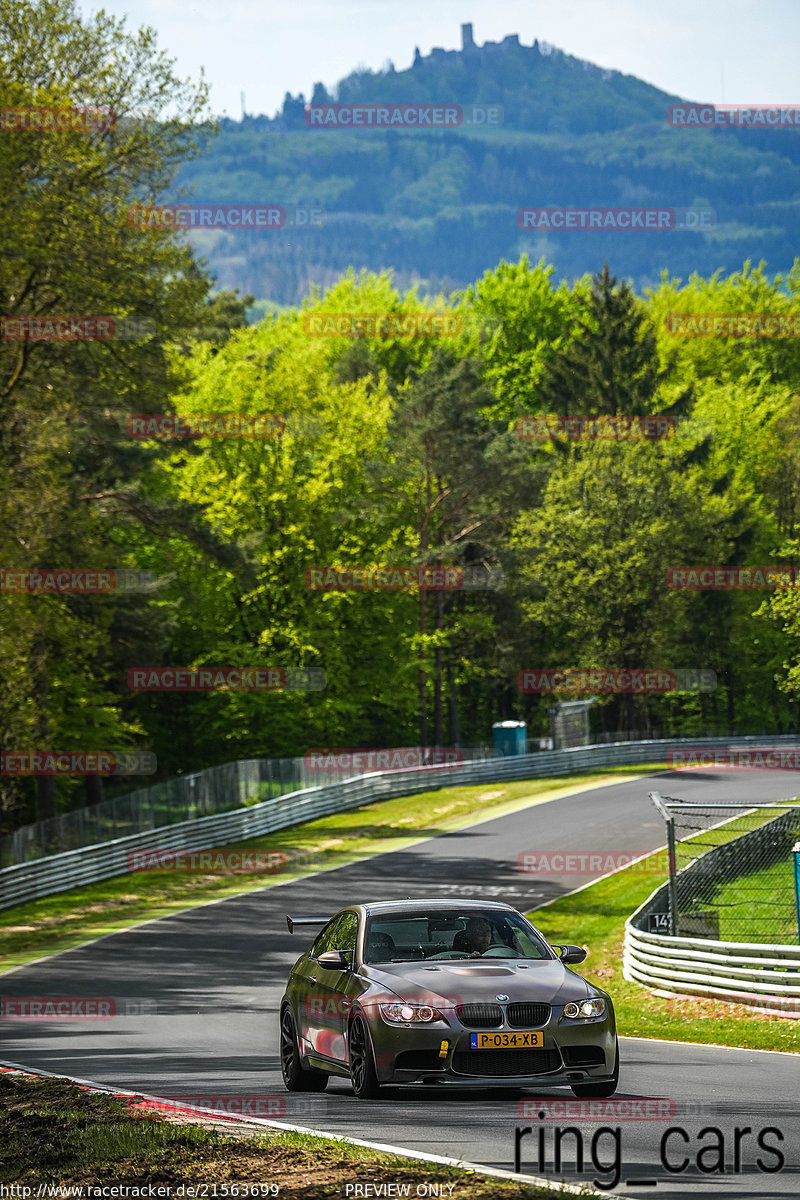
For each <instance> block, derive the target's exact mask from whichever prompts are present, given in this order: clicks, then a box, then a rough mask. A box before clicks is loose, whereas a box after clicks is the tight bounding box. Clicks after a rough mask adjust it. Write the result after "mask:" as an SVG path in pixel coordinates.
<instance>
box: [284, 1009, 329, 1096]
mask: <svg viewBox="0 0 800 1200" xmlns="http://www.w3.org/2000/svg"><path fill="white" fill-rule="evenodd" d="M281 1075H282V1076H283V1083H284V1086H285V1088H286V1090H287V1092H324V1091H325V1088H326V1087H327V1086H328V1079H329V1076H328V1075H326V1074H325V1073H324V1072H323V1071H307V1070H306V1068H305V1067H304V1066H303V1064H302V1062H301V1061H300V1051H299V1050H298V1048H297V1028H296V1026H295V1023H294V1017H293V1016H292V1010H291V1009H290V1008H284V1009H283V1011H282V1012H281Z"/></svg>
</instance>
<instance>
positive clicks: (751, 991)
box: [622, 889, 800, 1017]
mask: <svg viewBox="0 0 800 1200" xmlns="http://www.w3.org/2000/svg"><path fill="white" fill-rule="evenodd" d="M660 890H661V889H659V891H660ZM652 899H653V897H652V896H651V897H650V900H652ZM650 900H648V901H647V903H646V904H644V905H642V907H641V908H640V909H637V911H636V912H635V913H634V914H633V916H632V917H631V918H629V920H627V921H626V922H625V949H624V953H623V960H622V961H623V974H624V976H625V978H626V979H628V980H630V981H631V982H633V983H641V984H644V985H645V987H649V988H654V989H656V990H657V991H663V992H668V993H669V994H676V995H683V996H708V997H714V998H716V999H718V1000H730V1001H738V1002H739V1003H741V1004H750V1005H752V1006H753V1007H762V1008H764V1007H766V1008H770V1007H774V1008H775V1010H776V1011H780V1012H781V1014H782V1015H783V1016H794V1017H800V946H788V945H772V944H769V943H766V942H718V941H715V940H713V939H711V938H689V937H668V936H666V935H664V934H660V933H645V932H644V931H643V930H641V929H637V928H636V927H635V925H633V924H632V922H633V920H634V919H635V918H636V917H637V916H640V915H641V914H642V913H643V911H644V910H645V909H646V908H647V905H648V904H650ZM650 911H655V910H654V909H651V910H650ZM772 997H775V998H776V1000H777V999H778V998H780V1000H781V1004H780V1009H779V1010H778V1008H777V1004H773V1005H770V1003H769V1000H768V999H767V998H772Z"/></svg>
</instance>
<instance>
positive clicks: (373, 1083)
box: [347, 1013, 381, 1100]
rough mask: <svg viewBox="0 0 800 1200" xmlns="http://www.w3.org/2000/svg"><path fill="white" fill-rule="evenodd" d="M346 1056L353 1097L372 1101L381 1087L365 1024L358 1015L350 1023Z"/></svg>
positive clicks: (362, 1018)
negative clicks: (348, 1063)
mask: <svg viewBox="0 0 800 1200" xmlns="http://www.w3.org/2000/svg"><path fill="white" fill-rule="evenodd" d="M347 1055H348V1058H349V1060H350V1082H351V1084H352V1086H353V1093H354V1095H356V1096H357V1097H358V1099H359V1100H374V1099H375V1098H376V1097H377V1095H378V1093H379V1092H380V1090H381V1085H380V1083H379V1082H378V1074H377V1071H376V1070H375V1054H374V1052H373V1049H372V1041H371V1040H370V1036H369V1029H368V1028H367V1022H366V1020H365V1019H364V1017H363V1016H361V1014H360V1013H358V1014H356V1016H354V1017H353V1019H352V1021H351V1022H350V1030H349V1033H348V1038H347Z"/></svg>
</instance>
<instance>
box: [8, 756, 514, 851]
mask: <svg viewBox="0 0 800 1200" xmlns="http://www.w3.org/2000/svg"><path fill="white" fill-rule="evenodd" d="M537 748H538V747H537ZM458 754H459V756H460V759H461V761H463V762H472V761H475V760H477V761H480V760H482V759H485V758H492V757H494V751H493V750H492V748H491V747H489V746H486V745H483V744H482V745H480V746H470V747H465V748H463V749H461V750H459V751H458ZM430 755H431V757H432V761H434V762H435V761H436V757H435V756H436V751H434V750H433V749H432V750H431V751H430ZM424 757H425V756H424V753H423V754H421V755H420V761H423V762H424ZM370 769H372V770H376V769H380V768H379V767H370V766H369V765H367V766H362V767H356V768H353V769H343V768H342V767H341V766H335V767H330V768H327V767H326V766H325V765H324V763H322V762H321V761H319V756H317V761H315V756H313V755H311V756H306V757H304V758H258V759H245V760H242V761H240V762H232V763H223V764H222V765H221V766H217V767H207V768H205V770H202V771H197V772H195V773H194V774H192V775H179V776H177V777H176V778H174V779H167V780H164V781H163V782H162V783H154V784H152V785H151V786H150V787H144V788H138V789H137V790H136V791H134V792H128V793H127V794H125V795H123V796H116V797H114V798H112V799H109V800H103V801H101V802H100V803H99V804H94V805H92V806H91V807H89V808H79V809H74V810H73V811H72V812H66V813H61V814H59V815H58V816H56V817H52V818H50V820H46V821H37V822H35V823H34V824H32V825H24V826H23V827H22V828H21V829H17V830H15V831H14V832H13V833H10V834H8V835H7V836H5V837H3V838H0V868H2V867H12V866H15V865H16V864H18V863H25V862H33V861H35V860H36V859H39V858H44V857H45V856H46V855H49V854H61V853H63V851H65V850H78V849H80V848H81V847H82V846H96V845H99V844H100V843H102V842H110V841H113V839H114V838H121V837H128V836H130V835H131V834H134V833H145V832H147V830H149V829H160V828H162V827H164V826H168V825H177V824H179V823H180V822H181V821H191V820H193V819H194V818H196V817H210V816H215V815H216V814H217V813H225V812H230V811H231V810H232V809H235V808H241V807H242V806H244V805H249V804H260V803H261V802H262V801H264V800H272V799H274V798H275V797H277V796H282V795H284V794H285V793H287V792H296V791H299V790H300V789H302V788H311V787H318V786H321V785H323V784H327V783H338V782H339V781H340V780H341V779H343V778H345V777H347V776H348V775H359V774H363V773H364V771H368V770H370Z"/></svg>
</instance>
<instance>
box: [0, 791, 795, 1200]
mask: <svg viewBox="0 0 800 1200" xmlns="http://www.w3.org/2000/svg"><path fill="white" fill-rule="evenodd" d="M565 782H566V781H565ZM649 790H659V791H662V792H663V793H665V794H668V795H672V796H680V797H682V798H684V799H686V800H703V801H709V802H712V801H718V802H719V801H728V802H730V801H738V800H741V801H742V802H743V803H749V802H753V801H765V800H775V799H781V798H785V797H790V796H792V795H796V794H797V793H798V792H800V778H799V777H798V774H797V773H794V772H787V771H758V772H735V771H727V772H720V773H718V774H713V773H710V772H708V773H703V774H700V773H695V772H692V773H691V774H683V773H681V774H678V773H675V772H665V773H662V774H660V775H658V776H653V777H651V778H650V779H646V780H644V779H642V780H638V781H636V782H624V783H618V784H612V785H610V786H605V787H602V788H597V789H592V790H590V791H583V792H581V793H579V794H577V795H574V796H568V797H564V798H561V799H557V800H553V801H549V802H547V803H544V804H538V805H536V806H534V807H532V808H530V809H526V810H523V811H520V812H517V813H515V814H512V815H510V816H504V817H500V818H497V819H494V820H490V821H486V822H483V823H481V824H478V825H475V826H472V827H470V828H469V829H465V830H461V831H459V832H455V833H451V834H446V835H443V836H441V837H436V838H433V839H430V840H429V841H427V842H423V843H420V844H418V845H416V846H413V847H411V848H408V849H406V850H403V851H397V852H394V853H390V854H383V855H379V856H377V857H375V858H372V859H369V860H365V861H362V862H361V863H358V864H353V865H351V866H346V867H340V868H338V869H336V870H333V871H327V872H323V873H321V874H319V875H317V876H313V877H309V878H306V879H303V880H300V881H297V882H294V883H288V884H285V885H279V886H273V887H270V888H266V889H264V890H262V891H257V892H251V893H249V894H247V895H243V896H238V897H234V898H231V899H229V900H224V901H222V902H218V903H214V904H210V905H205V906H202V907H200V908H195V909H191V910H189V911H187V912H185V913H183V914H181V915H179V916H174V917H168V918H165V919H163V920H159V921H156V922H152V923H151V924H148V925H144V926H141V927H139V928H136V929H132V930H131V931H129V932H127V933H121V934H115V935H113V936H110V937H106V938H104V939H102V940H100V941H97V942H95V943H93V944H90V945H87V946H85V947H82V948H78V949H76V950H72V951H69V952H67V953H64V954H60V955H57V956H55V957H53V958H51V959H49V960H46V961H44V962H40V963H36V964H33V965H31V966H28V967H23V968H19V969H17V970H15V971H11V972H8V973H6V974H5V975H4V976H3V977H2V981H1V982H0V991H2V994H3V996H5V997H11V996H14V997H30V996H43V995H44V996H98V997H115V998H136V999H138V1000H141V1001H143V1002H145V1003H144V1005H143V1007H145V1008H146V1009H148V1010H149V1011H148V1012H147V1013H146V1015H141V1016H126V1017H116V1018H114V1019H113V1020H109V1021H106V1022H103V1021H86V1022H81V1021H70V1022H63V1023H59V1022H55V1021H54V1022H48V1023H44V1022H41V1021H30V1022H16V1021H15V1022H13V1023H11V1022H8V1021H4V1022H3V1023H2V1026H0V1030H2V1048H0V1059H3V1060H5V1061H11V1062H15V1063H19V1064H22V1065H25V1066H30V1067H35V1068H39V1069H41V1070H47V1071H53V1072H56V1073H60V1074H65V1075H70V1076H73V1077H76V1078H80V1079H84V1080H93V1081H96V1082H99V1083H105V1084H116V1085H118V1086H120V1087H124V1088H129V1089H134V1090H136V1091H142V1092H146V1093H149V1094H153V1095H159V1096H170V1097H190V1098H192V1099H193V1101H194V1102H195V1103H209V1099H208V1098H216V1099H215V1101H214V1103H212V1106H215V1104H216V1103H218V1102H219V1098H222V1097H231V1098H233V1100H232V1108H233V1107H235V1105H236V1104H237V1103H241V1104H242V1105H243V1107H244V1109H245V1111H247V1110H248V1105H250V1106H251V1107H250V1109H249V1111H251V1112H258V1113H260V1115H266V1116H274V1117H276V1118H278V1119H283V1120H285V1121H287V1122H290V1123H292V1124H300V1125H304V1126H308V1127H317V1128H319V1129H320V1130H325V1131H329V1132H334V1133H343V1134H348V1135H350V1136H354V1137H361V1138H368V1139H372V1140H375V1141H377V1142H382V1143H391V1144H393V1145H396V1146H397V1147H399V1148H408V1149H412V1150H415V1151H423V1152H425V1151H427V1152H431V1153H434V1154H443V1155H450V1156H454V1157H457V1158H461V1159H464V1160H468V1161H472V1162H476V1163H482V1164H487V1165H490V1166H495V1167H500V1168H503V1169H513V1168H514V1143H515V1129H516V1128H517V1127H518V1126H519V1127H525V1126H531V1127H532V1128H533V1131H534V1132H532V1133H531V1134H530V1135H528V1136H527V1137H526V1138H525V1139H524V1140H523V1141H522V1142H521V1152H522V1160H521V1170H522V1172H523V1173H525V1174H531V1175H542V1174H544V1175H546V1176H547V1177H548V1178H552V1179H562V1180H565V1181H567V1182H570V1183H573V1184H580V1183H583V1184H589V1185H592V1184H594V1185H602V1186H603V1187H604V1188H605V1189H609V1187H610V1188H611V1190H612V1191H613V1192H614V1193H618V1194H621V1195H626V1196H636V1197H644V1196H658V1195H665V1196H669V1197H696V1196H715V1197H719V1198H720V1200H728V1198H731V1197H740V1196H741V1197H745V1196H746V1197H752V1198H754V1200H760V1198H761V1197H773V1196H795V1197H796V1196H798V1195H800V1056H797V1055H788V1054H778V1053H765V1052H757V1051H748V1050H728V1049H723V1048H721V1047H714V1046H700V1045H698V1046H693V1045H681V1044H678V1043H674V1042H658V1041H645V1040H638V1039H623V1040H622V1043H621V1074H620V1087H619V1091H618V1093H617V1096H616V1097H615V1100H625V1099H630V1100H642V1099H643V1098H648V1097H650V1098H652V1097H658V1098H662V1099H663V1100H665V1101H670V1102H674V1106H675V1107H674V1109H671V1110H670V1111H673V1112H674V1114H675V1115H674V1116H668V1117H662V1118H661V1119H655V1120H652V1119H651V1120H641V1119H635V1120H632V1119H628V1120H614V1119H600V1120H598V1119H588V1120H587V1119H580V1118H577V1117H573V1116H564V1117H563V1119H562V1118H560V1117H559V1116H558V1113H559V1112H560V1111H561V1110H558V1109H556V1108H555V1102H556V1101H562V1102H573V1100H574V1098H573V1097H572V1093H571V1092H570V1091H568V1090H567V1089H560V1090H556V1091H554V1092H552V1093H550V1094H549V1095H547V1096H544V1094H542V1096H543V1099H545V1100H546V1102H547V1105H549V1106H550V1107H549V1109H548V1110H547V1111H546V1113H545V1118H544V1119H542V1120H540V1119H539V1118H538V1115H537V1114H538V1112H539V1111H545V1110H543V1109H540V1108H539V1106H537V1105H536V1102H535V1101H531V1099H530V1097H526V1096H522V1095H520V1094H519V1093H516V1092H511V1091H508V1092H487V1091H467V1090H463V1091H454V1090H448V1091H447V1092H444V1091H443V1090H438V1091H437V1090H433V1089H425V1090H424V1091H423V1090H421V1089H420V1090H414V1089H406V1090H403V1089H400V1088H395V1089H386V1090H385V1098H383V1097H382V1098H381V1099H380V1100H378V1101H374V1102H364V1101H358V1100H356V1099H355V1097H354V1096H353V1094H352V1092H351V1091H350V1088H349V1086H348V1085H347V1083H346V1081H345V1080H340V1079H336V1078H332V1079H331V1081H330V1083H329V1085H328V1091H327V1092H326V1093H324V1094H322V1095H302V1096H297V1095H289V1094H288V1093H286V1092H285V1091H284V1089H283V1085H282V1082H281V1078H280V1070H279V1065H278V1026H277V1011H278V1004H279V1001H280V997H281V995H282V992H283V987H284V983H285V979H286V976H287V973H288V971H289V968H290V966H291V964H292V963H293V962H294V960H295V959H296V958H297V957H298V956H299V954H300V953H301V952H302V950H303V948H304V944H303V942H302V940H301V937H302V935H301V936H300V937H298V936H297V935H295V936H292V935H290V934H289V933H288V931H287V928H286V921H285V914H286V913H287V912H291V913H297V914H298V915H303V914H316V913H320V914H325V913H333V912H334V911H336V909H337V908H340V907H342V906H343V905H345V904H349V903H353V902H358V901H362V900H363V901H366V900H380V899H395V898H402V897H406V896H411V897H418V896H426V895H431V896H447V895H453V896H459V897H463V898H471V899H472V898H479V897H481V896H485V897H486V898H487V899H488V898H490V899H496V900H502V901H506V902H507V903H509V904H512V905H513V906H514V907H515V908H518V909H520V910H521V911H523V912H524V911H526V910H530V909H532V908H534V907H536V906H537V905H540V904H542V903H544V902H545V901H547V900H550V899H552V898H554V897H556V896H558V895H561V894H563V893H565V892H568V891H572V890H574V889H575V888H576V887H579V886H580V885H581V884H582V883H585V882H587V881H588V879H589V878H590V876H589V875H587V876H578V875H571V876H560V877H551V878H547V877H544V878H543V877H541V876H537V877H533V876H530V875H525V874H521V873H520V872H519V871H518V870H517V857H518V855H519V853H520V852H521V851H524V850H532V851H539V852H542V851H549V852H552V853H556V852H565V851H572V852H576V851H589V850H591V851H595V852H597V851H608V852H614V853H619V852H631V853H635V854H643V853H645V852H647V851H651V850H654V849H656V848H658V847H659V846H662V845H663V844H664V840H665V838H664V829H663V825H662V822H661V820H660V818H659V816H658V814H657V813H656V811H655V809H654V807H653V805H652V804H651V803H650V801H649V800H648V798H647V793H648V791H649ZM575 940H576V941H580V940H581V939H580V935H579V933H576V936H575ZM590 964H591V965H592V966H594V967H598V966H600V965H601V964H598V963H593V962H592V959H591V957H590V958H589V959H588V960H587V969H588V968H589V966H590ZM577 969H578V971H580V970H581V968H580V967H578V968H577ZM642 997H643V1000H642V1002H643V1004H646V1003H647V1000H646V993H645V992H643V993H642ZM202 1098H205V1099H202ZM256 1098H257V1099H258V1101H259V1103H258V1104H257V1106H255V1101H256ZM265 1098H266V1100H265ZM584 1103H586V1102H585V1101H584ZM595 1103H597V1102H595ZM600 1103H604V1104H607V1103H608V1102H607V1101H604V1102H600ZM521 1104H524V1105H525V1106H526V1108H523V1109H520V1105H521ZM662 1111H665V1110H663V1109H662ZM568 1126H569V1127H574V1128H576V1129H577V1130H579V1131H580V1133H581V1135H582V1141H583V1157H584V1161H583V1166H582V1169H581V1168H580V1165H579V1161H578V1157H577V1153H576V1151H577V1148H578V1138H577V1136H576V1135H569V1136H565V1137H564V1138H563V1146H562V1155H563V1157H562V1166H561V1170H560V1171H559V1172H556V1171H554V1169H553V1148H554V1146H553V1143H554V1131H555V1130H556V1129H557V1128H559V1127H561V1128H566V1127H568ZM669 1126H673V1127H680V1129H681V1130H682V1131H683V1133H682V1134H676V1135H674V1136H673V1137H672V1140H671V1142H670V1143H669V1146H668V1151H667V1153H668V1158H669V1161H670V1162H671V1164H672V1165H673V1166H677V1167H680V1166H681V1165H682V1164H683V1163H684V1162H685V1163H686V1165H685V1166H684V1167H683V1169H680V1170H677V1171H675V1172H674V1173H669V1172H668V1171H667V1170H665V1168H664V1166H663V1165H662V1160H661V1155H660V1145H659V1144H660V1141H661V1138H662V1135H663V1134H664V1132H665V1130H666V1129H667V1128H668V1127H669ZM707 1126H714V1127H717V1128H718V1129H719V1130H720V1131H721V1135H720V1136H721V1137H722V1139H723V1141H724V1161H725V1164H726V1170H725V1173H724V1174H719V1173H717V1172H716V1171H715V1170H712V1171H711V1172H709V1171H706V1172H703V1171H702V1170H698V1169H697V1165H696V1160H697V1155H698V1151H699V1150H702V1149H703V1147H708V1146H709V1144H710V1142H709V1138H710V1137H711V1138H712V1139H715V1138H716V1137H717V1135H705V1136H704V1138H703V1139H702V1140H700V1139H699V1138H698V1134H699V1131H700V1130H701V1129H703V1128H705V1127H707ZM767 1127H773V1128H774V1129H777V1130H779V1131H780V1133H781V1134H782V1135H783V1141H780V1139H779V1138H778V1137H777V1135H776V1134H774V1133H772V1134H769V1133H764V1131H765V1130H766V1129H767ZM603 1128H605V1129H606V1130H607V1131H608V1132H605V1133H602V1134H599V1133H598V1130H600V1129H603ZM737 1128H738V1129H739V1131H740V1132H739V1134H738V1135H737V1134H736V1133H735V1131H736V1129H737ZM745 1128H747V1129H748V1130H749V1131H748V1132H747V1133H741V1130H743V1129H745ZM615 1130H619V1134H618V1137H619V1149H618V1147H617V1142H616V1136H617V1135H616V1134H615V1133H614V1131H615ZM759 1136H761V1137H762V1138H763V1139H764V1143H763V1144H764V1147H766V1149H760V1148H759V1146H758V1144H757V1139H758V1137H759ZM540 1137H541V1144H542V1147H543V1151H544V1161H543V1162H542V1163H541V1164H540V1162H539V1144H540V1141H539V1139H540ZM737 1141H738V1142H739V1147H740V1149H739V1157H740V1170H739V1171H738V1172H737V1171H735V1170H734V1160H735V1144H736V1142H737ZM770 1147H776V1148H778V1149H779V1150H780V1152H781V1153H782V1154H783V1157H784V1159H785V1162H784V1165H783V1167H782V1169H781V1170H780V1171H778V1172H777V1173H770V1171H771V1169H773V1168H774V1167H775V1165H776V1162H777V1159H776V1156H775V1154H774V1153H773V1152H772V1150H771V1149H769V1148H770ZM715 1157H716V1156H715V1155H710V1156H709V1155H708V1153H707V1154H706V1157H705V1158H703V1157H701V1159H700V1165H701V1167H702V1166H705V1167H706V1168H708V1167H712V1168H713V1167H714V1166H715ZM759 1157H760V1158H761V1160H762V1163H763V1165H764V1166H765V1167H766V1168H767V1169H768V1170H767V1171H764V1170H760V1169H759V1167H758V1166H757V1165H756V1159H757V1158H759ZM617 1162H619V1171H618V1172H617V1169H616V1164H617ZM617 1175H618V1178H617ZM454 1195H455V1193H454Z"/></svg>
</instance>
